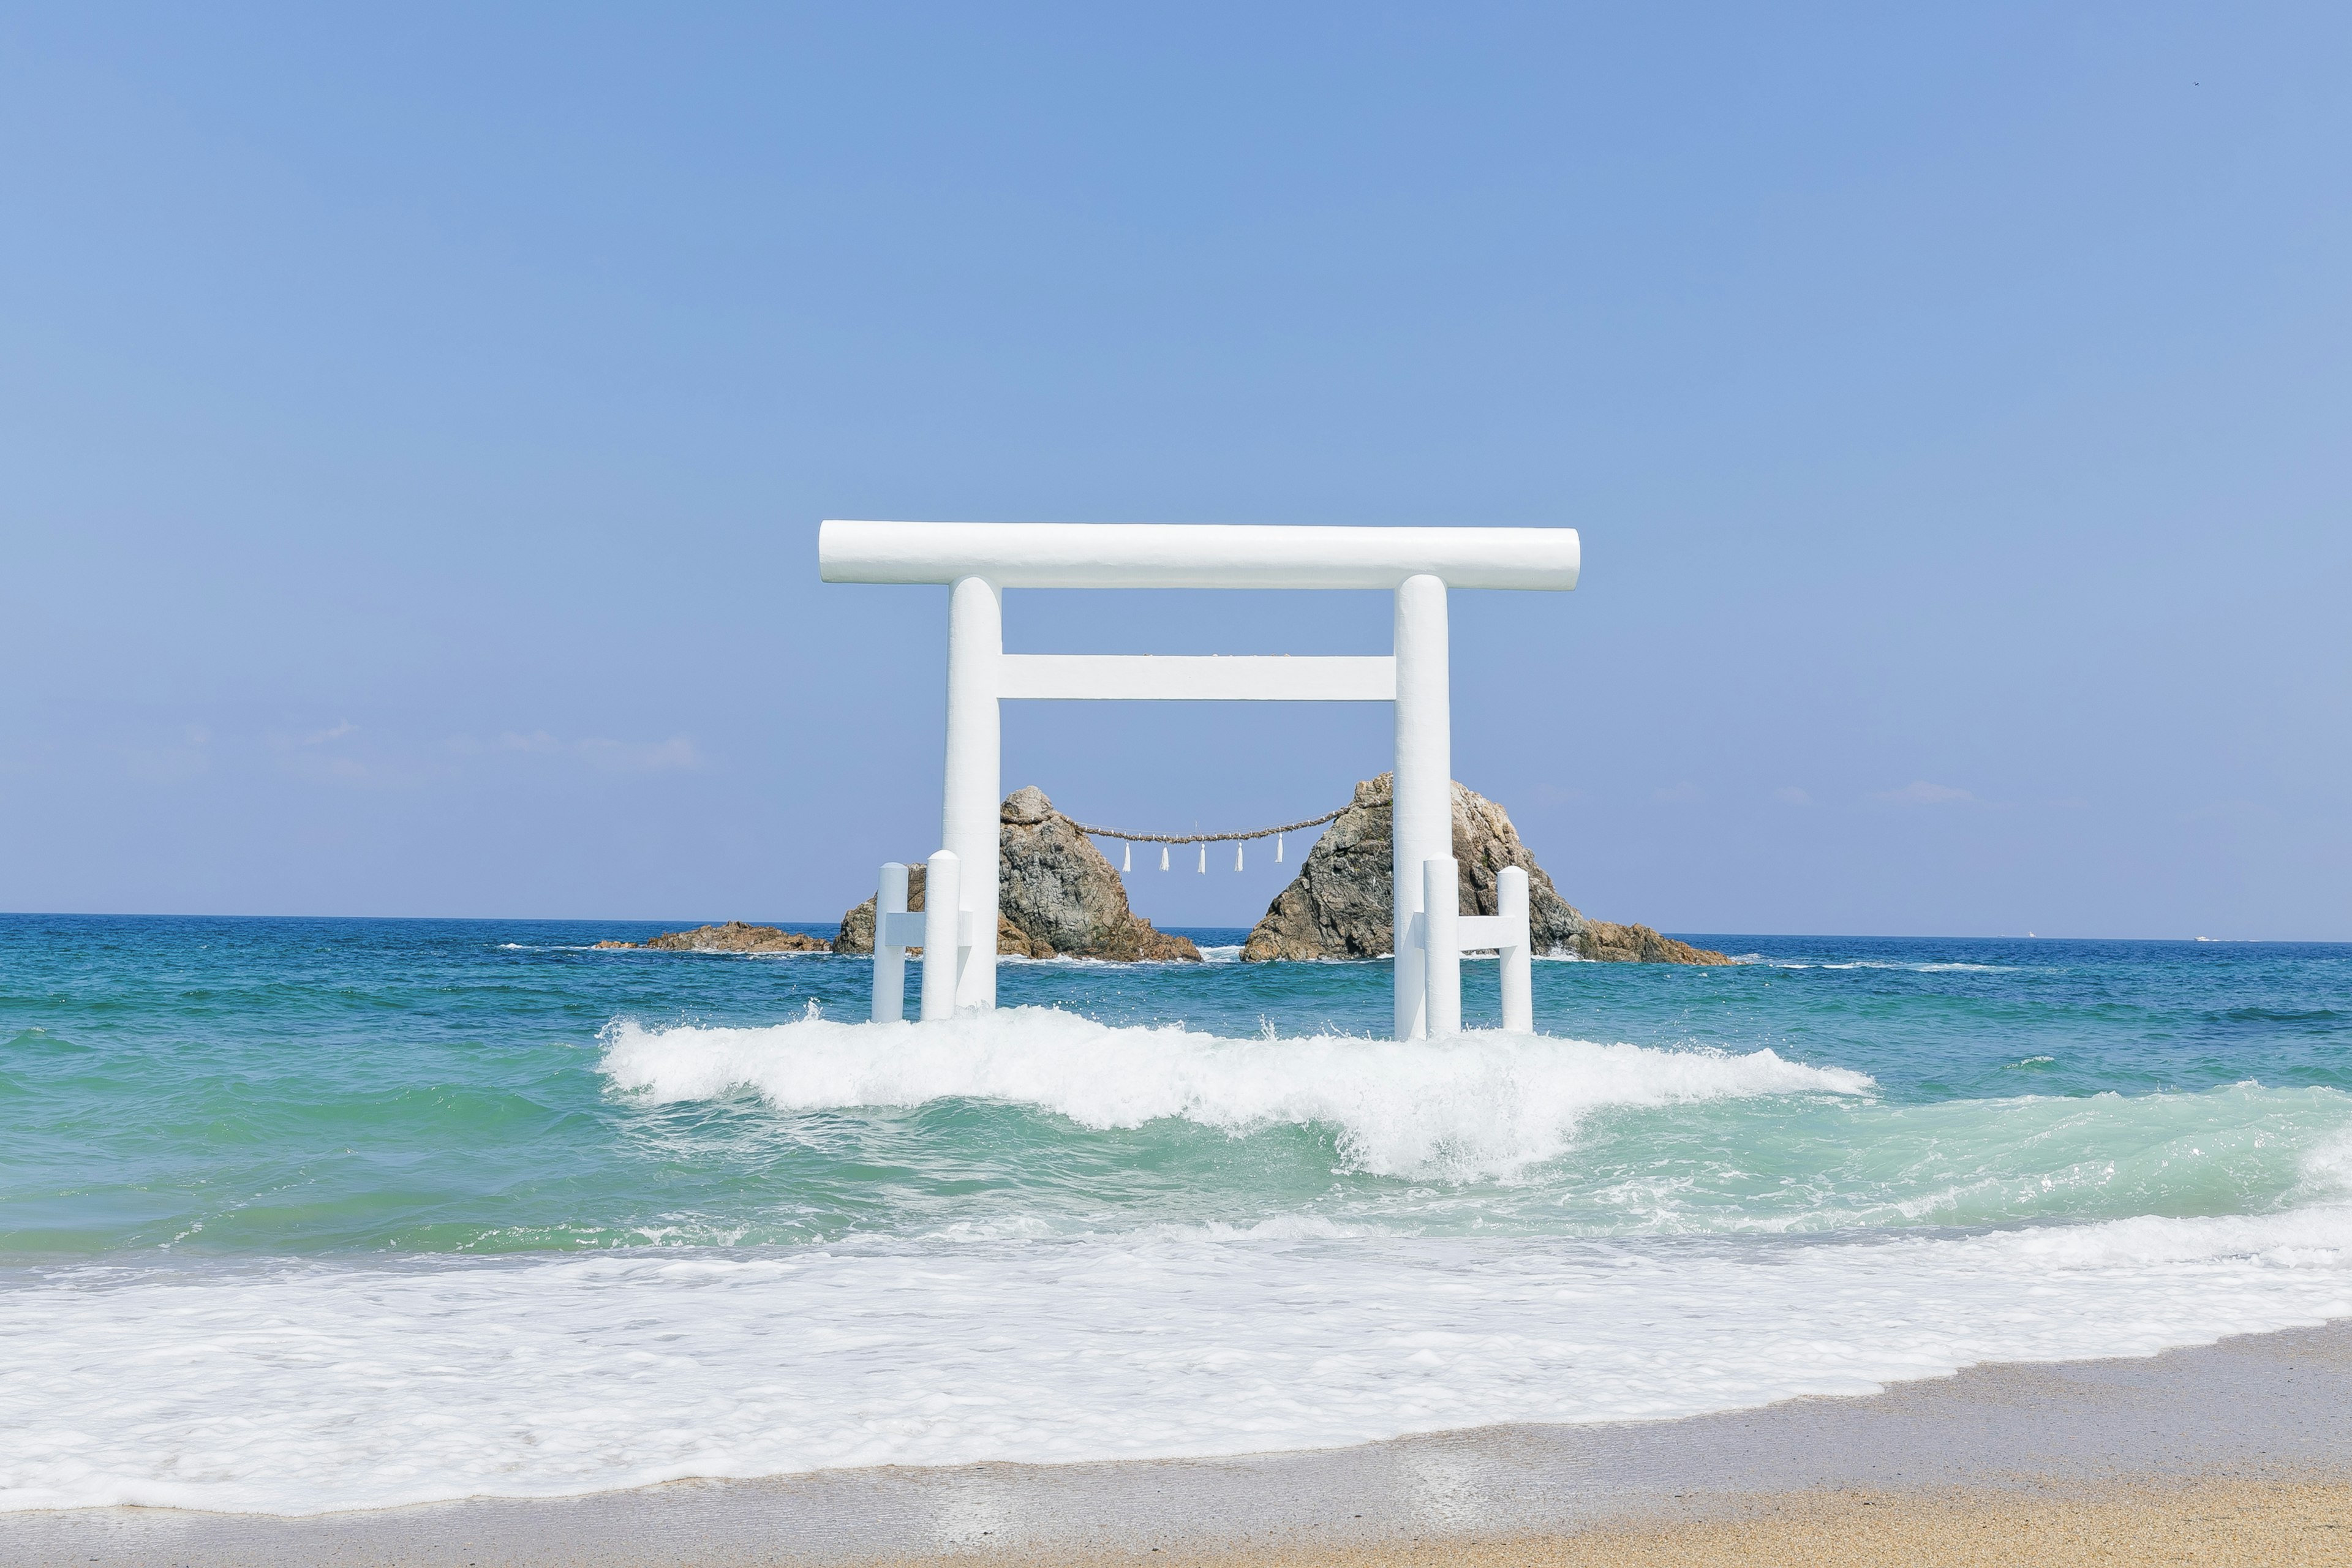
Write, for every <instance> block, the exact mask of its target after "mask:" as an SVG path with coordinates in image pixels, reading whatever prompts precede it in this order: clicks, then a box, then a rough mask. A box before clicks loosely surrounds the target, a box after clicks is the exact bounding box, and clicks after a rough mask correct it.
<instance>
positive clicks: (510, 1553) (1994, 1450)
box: [0, 1322, 2352, 1568]
mask: <svg viewBox="0 0 2352 1568" xmlns="http://www.w3.org/2000/svg"><path fill="white" fill-rule="evenodd" d="M165 1561H168V1562H171V1563H182V1564H186V1565H188V1568H211V1565H224V1568H225V1565H226V1564H232V1563H240V1564H278V1563H286V1564H291V1563H333V1564H351V1565H353V1568H358V1565H362V1564H367V1565H373V1564H392V1563H418V1564H435V1565H443V1564H448V1565H457V1564H466V1565H469V1568H488V1565H490V1564H499V1565H502V1568H505V1565H513V1568H520V1565H524V1564H534V1565H535V1564H555V1563H583V1564H604V1563H661V1564H677V1565H687V1564H694V1565H711V1568H719V1565H731V1564H748V1563H793V1564H826V1565H850V1564H881V1563H962V1562H991V1561H997V1562H1014V1563H1069V1564H1078V1563H1141V1562H1157V1563H1168V1562H1192V1563H1232V1564H1236V1565H1241V1564H1261V1563H1262V1564H1268V1565H1272V1564H1308V1563H1329V1564H1334V1565H1339V1564H1354V1563H1412V1562H1447V1563H1494V1564H1504V1563H1561V1564H1581V1563H1685V1562H1694V1561H1706V1562H1718V1563H1799V1562H1804V1563H2103V1562H2112V1563H2122V1562H2198V1563H2328V1562H2347V1561H2352V1324H2347V1323H2344V1322H2337V1323H2334V1324H2330V1325H2328V1326H2326V1327H2322V1328H2313V1329H2299V1330H2290V1331H2284V1332H2280V1333H2274V1334H2263V1335H2252V1336H2246V1337H2242V1338H2239V1339H2233V1340H2228V1341H2224V1342H2221V1343H2220V1344H2218V1345H2212V1346H2208V1347H2202V1348H2197V1349H2190V1350H2182V1351H2176V1352H2168V1353H2167V1354H2164V1355H2161V1356H2157V1357H2152V1358H2147V1359H2138V1360H2117V1361H2096V1362H2078V1363H2061V1364H2052V1365H1999V1366H1984V1367H1978V1368H1974V1369H1971V1370H1969V1371H1967V1372H1964V1373H1960V1374H1959V1375H1958V1376H1956V1377H1951V1378H1944V1379H1934V1380H1926V1381H1921V1382H1917V1383H1911V1384H1899V1385H1896V1386H1895V1387H1893V1388H1890V1389H1888V1390H1887V1391H1886V1392H1885V1393H1883V1394H1877V1395H1874V1396H1871V1397H1866V1398H1853V1399H1806V1400H1794V1401H1789V1402H1785V1403H1782V1404H1780V1405H1770V1406H1767V1407H1765V1408H1762V1409H1759V1410H1753V1411H1745V1412H1733V1413H1727V1414H1724V1415H1710V1416H1702V1417H1697V1418H1694V1419H1688V1420H1682V1421H1671V1422H1626V1423H1613V1424H1605V1425H1594V1426H1515V1427H1493V1428H1486V1429H1482V1430H1477V1431H1470V1432H1459V1433H1445V1434H1438V1435H1433V1436H1421V1437H1413V1438H1407V1439H1402V1440H1400V1441H1396V1442H1391V1443H1381V1444H1372V1445H1368V1446H1365V1447H1355V1448H1347V1449H1339V1450H1330V1451H1323V1452H1315V1453H1297V1454H1271V1455H1256V1456H1249V1457H1244V1458H1226V1459H1202V1460H1188V1461H1177V1462H1159V1463H1148V1464H1100V1465H1075V1466H1055V1467H1027V1466H1009V1465H978V1466H968V1467H962V1468H951V1469H936V1470H920V1469H906V1468H894V1469H875V1470H861V1471H847V1472H836V1473H831V1474H825V1475H819V1476H811V1477H798V1478H785V1479H769V1480H757V1481H709V1482H680V1483H676V1484H672V1485H668V1486H662V1487H655V1488H650V1489H643V1490H637V1491H627V1492H605V1493H599V1494H595V1495H593V1496H588V1497H580V1498H569V1499H554V1500H504V1499H480V1500H469V1501H465V1502H454V1503H446V1504H436V1505H431V1506H426V1507H418V1508H406V1509H392V1510H378V1511H370V1512H357V1513H341V1514H328V1515H320V1516H315V1517H310V1518H274V1517H259V1516H252V1515H228V1514H205V1513H194V1512H181V1511H175V1510H148V1509H111V1510H77V1511H72V1512H58V1513H22V1514H16V1515H11V1516H7V1517H5V1518H0V1564H7V1565H9V1568H18V1565H24V1568H30V1565H33V1564H64V1563H82V1564H88V1563H156V1562H165Z"/></svg>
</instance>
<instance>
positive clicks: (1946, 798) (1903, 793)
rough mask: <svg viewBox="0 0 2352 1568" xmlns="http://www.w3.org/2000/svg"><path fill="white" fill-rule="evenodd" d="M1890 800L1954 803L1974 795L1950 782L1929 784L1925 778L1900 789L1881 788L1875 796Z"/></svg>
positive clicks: (1924, 803) (1905, 802)
mask: <svg viewBox="0 0 2352 1568" xmlns="http://www.w3.org/2000/svg"><path fill="white" fill-rule="evenodd" d="M1875 798H1877V799H1879V800H1891V801H1893V802H1895V804H1896V805H1958V804H1960V803H1961V802H1963V801H1973V800H1974V799H1976V796H1975V795H1970V794H1969V792H1968V791H1967V790H1964V789H1955V788H1954V787H1953V786H1952V785H1950V784H1929V783H1928V782H1927V780H1926V779H1913V780H1912V781H1911V782H1910V783H1909V784H1905V785H1904V786H1903V787H1902V788H1901V789H1890V790H1882V791H1880V792H1879V794H1878V795H1877V796H1876V797H1875Z"/></svg>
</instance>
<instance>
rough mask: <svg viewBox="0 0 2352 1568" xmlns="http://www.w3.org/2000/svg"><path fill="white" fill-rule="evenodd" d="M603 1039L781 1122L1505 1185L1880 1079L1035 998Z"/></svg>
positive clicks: (1743, 1062)
mask: <svg viewBox="0 0 2352 1568" xmlns="http://www.w3.org/2000/svg"><path fill="white" fill-rule="evenodd" d="M601 1065H602V1068H603V1070H604V1074H605V1076H606V1078H607V1079H609V1080H610V1081H611V1082H612V1084H613V1085H614V1088H615V1089H620V1090H622V1091H624V1092H626V1093H629V1094H632V1095H635V1096H638V1097H641V1098H642V1099H644V1100H648V1101H650V1102H653V1103H673V1102H677V1101H683V1100H715V1099H719V1098H721V1097H724V1096H727V1095H730V1094H734V1093H739V1092H743V1091H746V1090H748V1091H750V1092H752V1093H756V1094H757V1095H759V1096H760V1097H761V1099H762V1100H766V1101H767V1102H768V1103H769V1104H771V1105H772V1106H774V1107H775V1108H776V1109H778V1110H786V1111H817V1110H845V1109H849V1108H853V1107H890V1108H901V1109H904V1108H912V1107H915V1106H919V1105H925V1104H929V1103H930V1102H932V1101H935V1100H994V1101H1000V1102H1005V1103H1011V1104H1018V1105H1026V1106H1033V1107H1035V1108H1037V1109H1039V1110H1047V1111H1051V1112H1053V1113H1055V1114H1057V1115H1060V1116H1065V1117H1067V1118H1068V1119H1069V1120H1071V1121H1076V1122H1077V1123H1078V1124H1079V1125H1081V1126H1083V1127H1087V1128H1092V1129H1096V1130H1098V1131H1108V1130H1110V1129H1114V1128H1133V1127H1139V1126H1142V1125H1143V1124H1144V1123H1146V1122H1149V1121H1159V1120H1161V1119H1164V1118H1171V1117H1174V1118H1181V1119H1182V1120H1184V1121H1191V1122H1194V1123H1196V1124H1198V1125H1201V1126H1204V1127H1212V1128H1216V1129H1219V1130H1221V1131H1226V1132H1230V1133H1234V1134H1236V1135H1239V1134H1243V1133H1246V1132H1251V1131H1257V1130H1259V1129H1262V1128H1265V1127H1271V1126H1281V1125H1289V1126H1299V1127H1305V1126H1318V1127H1325V1128H1328V1129H1331V1130H1333V1131H1335V1132H1336V1134H1337V1137H1338V1141H1339V1149H1340V1152H1341V1154H1342V1156H1343V1157H1344V1158H1345V1159H1346V1160H1347V1161H1348V1163H1349V1164H1350V1165H1352V1166H1354V1167H1356V1168H1358V1169H1360V1170H1362V1171H1364V1172H1367V1173H1371V1174H1375V1175H1406V1176H1442V1177H1446V1178H1449V1179H1465V1178H1473V1177H1497V1176H1508V1175H1510V1174H1512V1173H1516V1172H1517V1171H1518V1170H1520V1169H1523V1168H1524V1167H1526V1166H1528V1165H1530V1164H1535V1163H1541V1162H1543V1161H1545V1160H1549V1159H1552V1158H1555V1157H1557V1156H1558V1155H1559V1154H1560V1153H1562V1152H1565V1150H1566V1149H1567V1147H1568V1145H1569V1142H1570V1139H1571V1137H1572V1136H1573V1135H1574V1132H1575V1129H1576V1124H1577V1122H1578V1121H1580V1119H1581V1118H1583V1117H1584V1116H1586V1115H1587V1114H1589V1113H1591V1112H1592V1111H1594V1110H1601V1109H1604V1108H1608V1107H1614V1106H1634V1107H1639V1106H1655V1105H1669V1104H1683V1103H1690V1102H1693V1101H1698V1100H1724V1099H1747V1098H1754V1097H1758V1096H1766V1095H1790V1094H1809V1095H1821V1094H1832V1095H1859V1094H1867V1093H1869V1092H1871V1091H1872V1090H1873V1089H1875V1088H1876V1085H1875V1084H1874V1082H1873V1080H1872V1079H1870V1078H1869V1077H1868V1076H1866V1075H1864V1074H1862V1073H1858V1072H1850V1071H1847V1070H1845V1069H1843V1068H1815V1067H1807V1066H1805V1065H1803V1064H1801V1063H1798V1062H1791V1061H1787V1060H1784V1059H1782V1058H1780V1057H1779V1056H1777V1055H1775V1054H1774V1053H1773V1052H1772V1051H1770V1050H1769V1049H1768V1050H1759V1051H1753V1052H1750V1053H1748V1054H1747V1055H1745V1056H1731V1055H1727V1054H1726V1053H1723V1052H1720V1051H1713V1050H1672V1051H1669V1050H1658V1049H1654V1048H1652V1047H1642V1046H1630V1045H1600V1044H1596V1043H1594V1042H1591V1041H1587V1040H1568V1039H1552V1038H1548V1037H1539V1036H1532V1035H1507V1034H1501V1033H1473V1034H1465V1035H1461V1036H1457V1037H1452V1038H1448V1039H1444V1040H1433V1041H1412V1042H1403V1041H1393V1040H1368V1039H1356V1038H1348V1037H1335V1036H1328V1035H1327V1036H1317V1037H1307V1038H1301V1039H1251V1040H1235V1039H1224V1038H1221V1037H1216V1036H1213V1035H1205V1034H1200V1033H1196V1032H1194V1031H1192V1030H1188V1029H1185V1028H1182V1027H1181V1026H1164V1027H1133V1026H1130V1027H1116V1026H1108V1025H1103V1024H1098V1023H1096V1022H1094V1021H1092V1020H1091V1019H1087V1018H1083V1017H1080V1016H1077V1015H1076V1014H1072V1013H1065V1012H1061V1011H1058V1010H1055V1009H1051V1008H1041V1007H1017V1008H1002V1009H998V1010H996V1011H993V1012H988V1013H980V1014H972V1015H967V1016H962V1017H958V1018H955V1019H952V1020H949V1021H946V1022H943V1023H935V1024H928V1025H915V1024H870V1023H857V1024H850V1023H836V1022H833V1021H831V1020H827V1019H824V1018H817V1017H810V1018H803V1019H800V1020H797V1021H794V1022H793V1023H788V1024H776V1025H770V1026H764V1027H758V1028H712V1027H706V1026H694V1025H681V1026H676V1027H672V1028H646V1027H645V1026H642V1025H640V1024H638V1023H636V1022H635V1021H634V1020H629V1019H616V1020H614V1022H613V1023H612V1024H610V1025H608V1026H606V1027H605V1030H604V1059H603V1062H602V1064H601Z"/></svg>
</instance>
